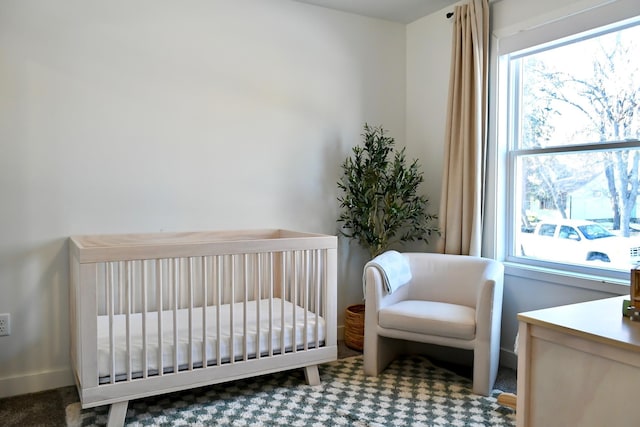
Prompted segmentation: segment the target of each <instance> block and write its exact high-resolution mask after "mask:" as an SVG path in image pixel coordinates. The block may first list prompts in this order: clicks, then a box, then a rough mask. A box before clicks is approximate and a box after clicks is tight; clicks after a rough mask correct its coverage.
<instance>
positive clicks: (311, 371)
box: [304, 365, 320, 385]
mask: <svg viewBox="0 0 640 427" xmlns="http://www.w3.org/2000/svg"><path fill="white" fill-rule="evenodd" d="M304 379H305V380H306V381H307V384H309V385H319V384H320V373H319V372H318V365H312V366H306V367H305V368H304Z"/></svg>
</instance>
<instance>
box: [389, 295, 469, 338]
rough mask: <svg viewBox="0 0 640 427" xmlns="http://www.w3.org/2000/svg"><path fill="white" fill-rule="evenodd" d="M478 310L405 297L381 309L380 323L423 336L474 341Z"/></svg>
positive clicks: (390, 327)
mask: <svg viewBox="0 0 640 427" xmlns="http://www.w3.org/2000/svg"><path fill="white" fill-rule="evenodd" d="M475 316H476V311H475V310H474V309H473V308H470V307H465V306H463V305H457V304H449V303H444V302H435V301H416V300H405V301H400V302H398V303H396V304H393V305H390V306H388V307H385V308H383V309H381V310H380V311H379V312H378V325H380V326H381V327H383V328H387V329H397V330H401V331H407V332H414V333H417V334H423V335H435V336H441V337H450V338H458V339H462V340H472V339H474V338H475V335H476V321H475Z"/></svg>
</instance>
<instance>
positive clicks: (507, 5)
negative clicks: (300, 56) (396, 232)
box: [406, 0, 628, 368]
mask: <svg viewBox="0 0 640 427" xmlns="http://www.w3.org/2000/svg"><path fill="white" fill-rule="evenodd" d="M491 3H492V4H491V26H492V33H493V40H492V43H495V41H496V40H499V38H500V37H505V36H509V35H512V34H514V33H517V32H518V31H522V30H526V29H529V28H532V27H535V26H538V25H540V24H544V23H546V22H551V21H554V20H557V19H558V18H562V17H564V16H567V15H570V14H574V13H578V12H580V11H583V10H586V9H589V8H591V7H593V6H594V5H598V4H603V3H608V1H607V0H579V1H577V0H540V1H536V2H532V1H528V0H496V1H493V2H491ZM450 10H451V9H450V8H447V9H444V10H442V11H441V12H437V13H434V14H432V15H429V16H426V17H424V18H422V19H420V20H418V21H415V22H413V23H411V24H409V25H408V26H407V134H406V138H407V150H408V151H410V152H413V153H417V154H418V155H419V156H420V158H421V159H423V164H424V168H425V176H427V175H428V176H429V177H431V178H430V181H429V182H427V184H426V186H427V188H428V191H429V194H430V195H431V196H432V197H431V199H432V200H434V201H435V202H436V203H437V201H439V194H440V178H439V177H440V175H441V173H442V158H443V157H442V146H443V141H444V124H445V123H444V121H445V120H446V97H447V92H448V82H449V68H450V65H449V62H450V49H451V31H452V23H451V22H449V21H447V19H446V18H445V13H446V12H449V11H450ZM494 60H495V57H494ZM493 65H495V64H492V66H493ZM491 82H492V86H493V84H495V68H492V76H491ZM494 96H495V92H492V93H491V97H492V99H491V104H492V107H495V99H493V97H494ZM492 120H495V116H494V117H492ZM492 124H493V122H492ZM494 132H495V129H492V135H491V136H490V156H491V163H490V165H489V174H490V178H491V179H490V181H489V187H488V188H489V189H490V192H491V191H494V192H495V191H497V192H498V194H499V195H502V196H503V195H504V194H501V193H500V192H501V190H500V189H497V190H495V189H496V188H497V187H496V180H495V178H496V177H495V176H494V175H493V173H494V172H495V168H496V165H497V160H498V159H497V154H496V153H497V151H496V137H495V133H494ZM436 195H437V197H435V196H436ZM488 201H489V209H488V211H487V214H486V218H485V222H486V225H485V231H487V236H486V238H485V240H484V242H485V244H486V245H487V248H488V250H489V254H488V255H493V252H494V250H495V248H494V247H493V246H494V245H495V241H496V239H498V238H499V236H498V237H496V234H497V233H499V230H500V229H501V227H500V224H501V220H500V219H499V220H497V221H496V220H495V218H496V217H497V218H500V217H501V213H500V209H499V207H498V206H497V203H499V202H500V200H499V197H498V199H494V198H493V197H491V193H490V197H489V198H488ZM494 225H495V227H494ZM522 273H523V272H521V271H518V270H517V269H514V268H511V267H509V266H508V267H507V271H506V276H505V290H504V305H503V322H502V343H501V345H502V349H503V352H502V356H503V357H502V359H501V363H502V364H505V365H507V366H511V367H514V368H515V366H516V356H515V354H514V353H513V345H514V340H515V336H516V333H517V326H518V324H517V314H518V313H519V312H523V311H529V310H535V309H539V308H545V307H550V306H556V305H563V304H570V303H575V302H582V301H587V300H592V299H597V298H606V297H608V296H612V295H617V294H622V293H625V292H628V290H627V289H626V287H625V286H618V287H616V286H611V285H609V286H603V287H602V288H601V289H598V288H597V287H595V286H591V289H584V288H579V287H574V286H572V285H574V284H575V283H574V280H573V279H571V278H558V277H554V276H550V275H544V274H536V273H535V272H534V273H529V274H522Z"/></svg>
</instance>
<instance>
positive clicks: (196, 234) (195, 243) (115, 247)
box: [69, 229, 337, 263]
mask: <svg viewBox="0 0 640 427" xmlns="http://www.w3.org/2000/svg"><path fill="white" fill-rule="evenodd" d="M69 240H70V249H71V253H72V254H73V256H74V257H76V258H77V259H78V260H79V262H80V263H90V262H104V261H124V260H134V259H137V260H139V259H154V258H173V257H189V256H205V255H226V254H246V253H259V252H278V251H291V250H307V249H336V248H337V238H336V236H330V235H325V234H316V233H308V232H300V231H292V230H284V229H260V230H225V231H193V232H166V233H164V232H163V233H142V234H140V233H138V234H99V235H80V236H71V237H70V238H69Z"/></svg>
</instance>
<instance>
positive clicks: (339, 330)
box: [338, 325, 344, 341]
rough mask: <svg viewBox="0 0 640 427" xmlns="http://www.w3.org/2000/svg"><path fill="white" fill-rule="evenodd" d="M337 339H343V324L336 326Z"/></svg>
mask: <svg viewBox="0 0 640 427" xmlns="http://www.w3.org/2000/svg"><path fill="white" fill-rule="evenodd" d="M338 340H340V341H342V340H344V325H340V326H338Z"/></svg>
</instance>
